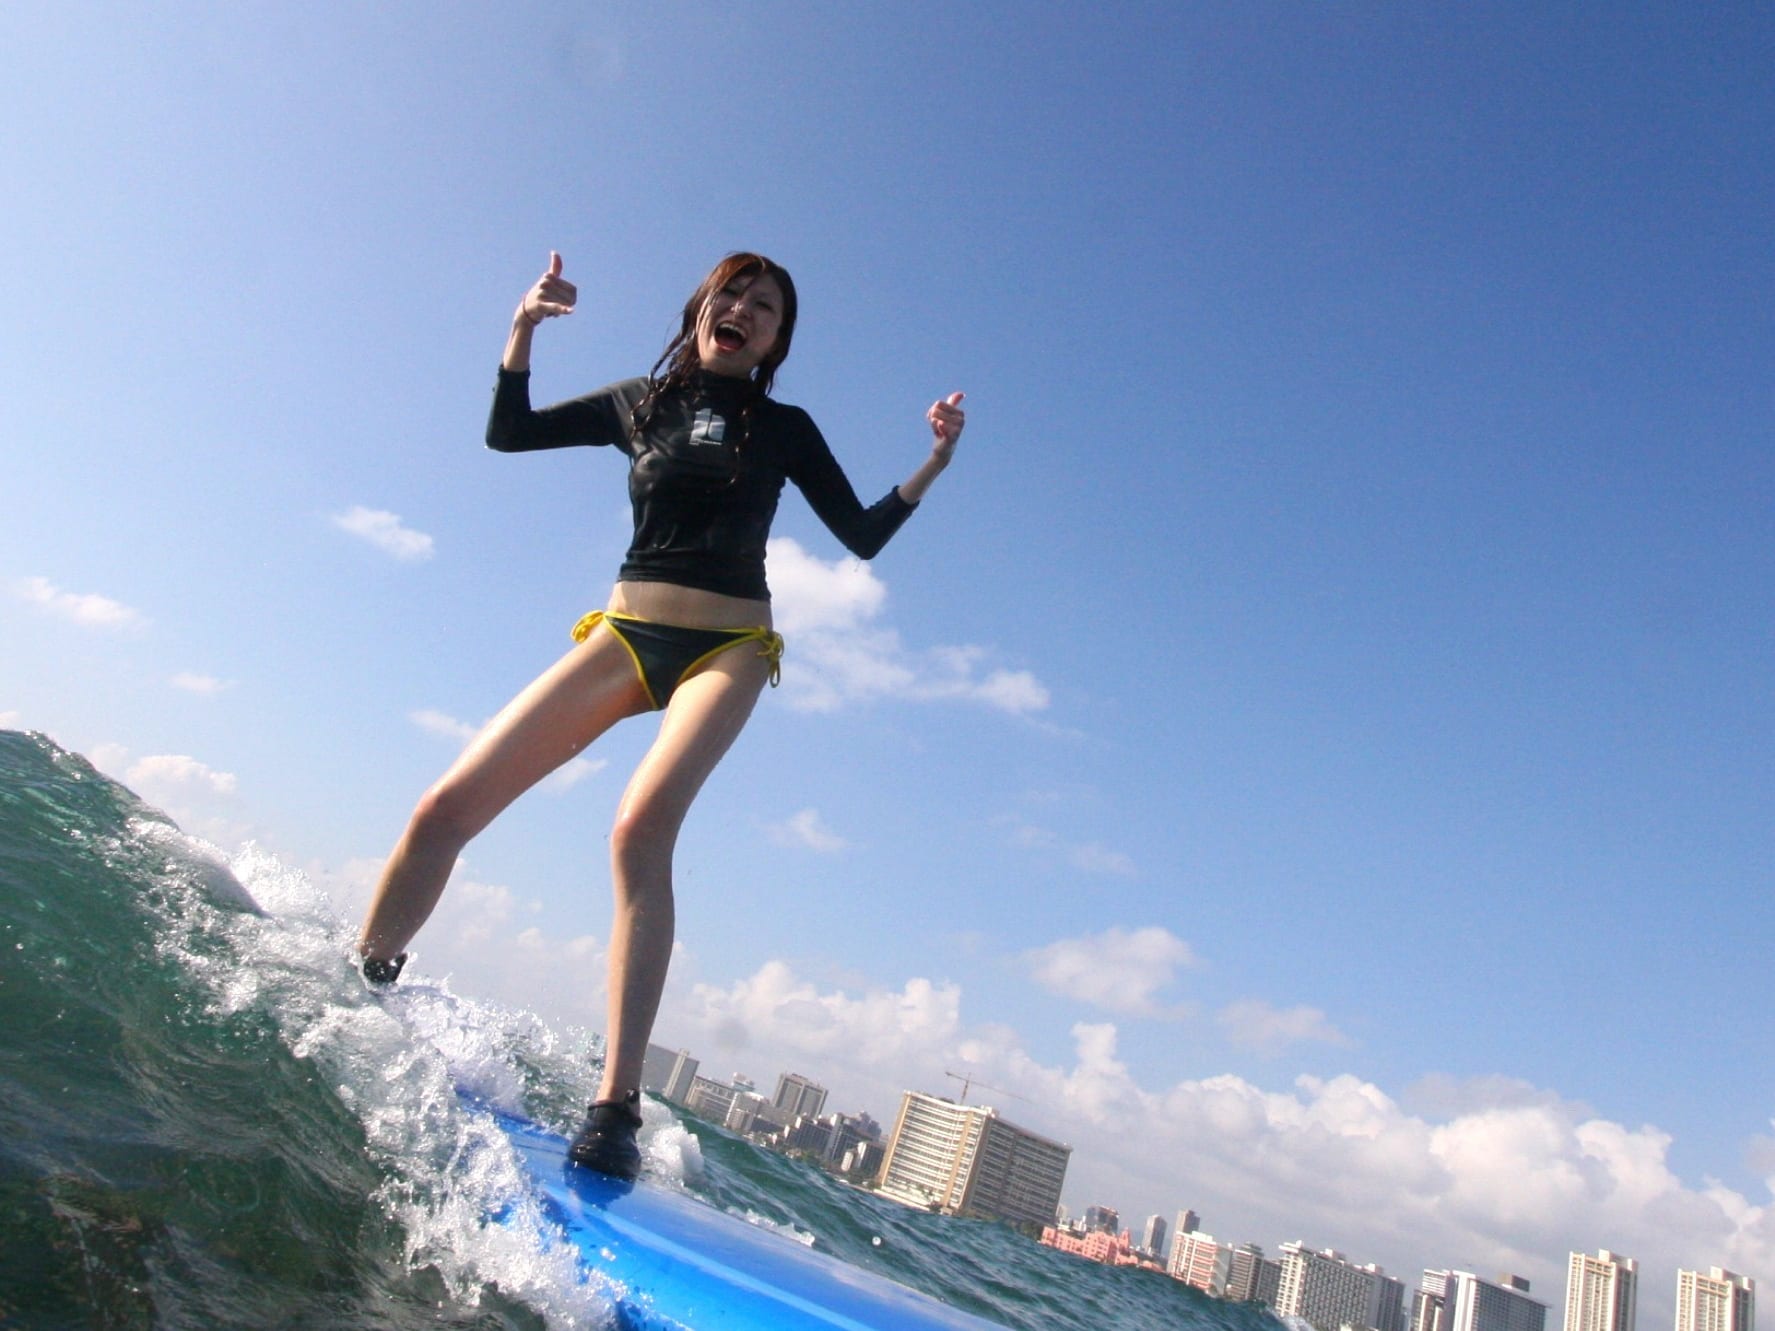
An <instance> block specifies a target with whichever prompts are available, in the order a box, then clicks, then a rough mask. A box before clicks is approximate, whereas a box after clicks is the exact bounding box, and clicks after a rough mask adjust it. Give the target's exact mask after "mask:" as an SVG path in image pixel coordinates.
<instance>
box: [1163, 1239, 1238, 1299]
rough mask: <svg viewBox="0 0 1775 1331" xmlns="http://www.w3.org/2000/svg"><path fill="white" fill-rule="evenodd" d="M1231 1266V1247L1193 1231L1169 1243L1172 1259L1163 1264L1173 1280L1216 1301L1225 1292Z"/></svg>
mask: <svg viewBox="0 0 1775 1331" xmlns="http://www.w3.org/2000/svg"><path fill="white" fill-rule="evenodd" d="M1232 1266H1233V1250H1232V1246H1231V1245H1230V1244H1226V1243H1219V1242H1216V1240H1215V1238H1214V1236H1213V1235H1212V1234H1203V1233H1201V1232H1199V1231H1195V1232H1191V1233H1188V1234H1179V1235H1177V1237H1176V1238H1174V1239H1172V1240H1171V1258H1170V1260H1169V1261H1167V1262H1166V1263H1165V1270H1166V1272H1167V1273H1168V1274H1169V1275H1170V1276H1171V1278H1172V1279H1173V1280H1181V1281H1182V1282H1183V1283H1184V1284H1186V1285H1193V1286H1195V1288H1197V1289H1199V1290H1201V1291H1202V1292H1203V1293H1205V1294H1212V1295H1213V1296H1214V1297H1215V1298H1217V1299H1218V1298H1219V1297H1221V1295H1223V1294H1225V1293H1226V1286H1227V1277H1228V1276H1229V1275H1230V1274H1231V1272H1232Z"/></svg>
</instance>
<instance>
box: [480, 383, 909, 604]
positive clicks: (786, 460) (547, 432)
mask: <svg viewBox="0 0 1775 1331" xmlns="http://www.w3.org/2000/svg"><path fill="white" fill-rule="evenodd" d="M647 382H648V381H647V380H646V379H624V380H623V381H622V382H621V383H615V384H611V385H610V386H609V387H607V388H600V389H599V390H598V391H597V392H595V393H588V394H587V395H586V396H584V397H576V398H572V399H571V400H569V401H566V402H559V403H556V404H555V405H554V406H552V407H544V408H542V409H541V410H540V411H539V410H536V409H535V408H533V407H531V405H530V374H529V372H528V371H516V370H507V369H501V370H500V372H499V384H498V387H497V388H496V389H495V390H494V394H493V412H492V414H491V415H490V416H489V417H488V420H487V446H488V447H489V448H493V449H497V450H498V451H499V452H501V453H525V452H529V451H531V450H532V449H539V448H567V447H570V446H572V445H575V444H590V445H602V444H608V445H610V446H612V447H614V448H618V449H621V450H622V451H623V452H624V453H625V454H627V455H628V458H629V502H630V504H631V505H632V506H633V508H634V511H635V539H634V540H633V541H632V542H631V543H630V544H629V552H628V555H627V557H626V558H625V559H624V560H623V565H622V569H621V571H620V572H619V573H618V575H617V576H618V577H619V578H620V579H622V580H623V581H627V582H670V583H676V584H677V585H679V586H682V587H697V588H700V589H702V590H703V591H710V592H719V593H721V594H722V595H724V596H738V597H743V598H745V599H747V600H752V601H768V600H769V599H770V589H769V587H768V586H766V585H765V581H764V544H765V541H766V540H767V539H768V538H769V536H770V524H771V519H772V518H774V517H775V516H776V511H777V499H778V497H779V496H780V495H781V494H782V492H783V482H784V481H785V480H791V481H794V482H795V485H796V488H797V489H799V490H800V491H801V493H802V494H803V495H805V496H806V497H807V502H808V503H809V504H810V505H811V506H812V508H813V510H814V512H815V513H816V514H818V515H819V519H820V521H821V522H823V523H825V524H826V526H827V527H828V528H829V529H830V530H831V532H832V534H833V535H834V536H836V537H838V539H839V540H840V541H842V542H843V543H844V546H845V548H846V549H847V550H849V551H850V552H851V553H852V554H854V555H856V556H857V558H859V559H871V558H873V557H874V556H875V555H876V554H877V553H878V552H879V551H880V550H881V548H882V546H884V545H886V544H887V543H888V538H889V537H891V536H892V535H893V534H894V533H895V532H896V531H898V530H899V529H900V525H901V524H902V523H903V522H905V521H906V519H907V517H908V516H909V515H910V514H911V512H912V510H913V508H914V507H915V505H912V504H909V503H907V502H906V501H905V499H903V498H901V496H900V491H899V489H898V488H897V487H896V488H895V489H892V490H889V491H888V492H887V494H886V495H884V496H882V498H881V499H880V500H878V501H877V502H876V503H874V504H872V505H870V506H869V507H868V508H865V507H863V504H862V502H861V501H860V500H859V499H858V498H857V492H856V491H855V490H853V489H852V488H851V483H850V481H849V480H847V479H846V478H845V474H844V471H843V470H842V469H841V468H840V467H839V465H838V461H837V459H835V458H834V457H833V456H832V450H831V449H830V448H828V447H827V446H826V440H825V439H824V438H823V437H822V436H821V434H820V431H819V427H817V426H816V425H815V424H814V423H813V418H812V417H810V416H809V415H808V414H807V413H806V412H805V411H803V410H802V409H801V408H800V407H791V406H788V405H786V404H784V403H781V402H775V401H772V400H771V399H770V398H768V397H753V398H752V399H751V421H750V426H749V428H744V429H743V428H742V425H741V422H742V419H743V417H742V411H743V408H744V407H745V404H746V400H747V397H748V396H749V395H750V393H751V389H750V386H749V385H748V384H747V382H746V381H745V380H743V379H732V378H728V377H726V376H724V375H717V374H710V373H708V372H706V371H699V372H698V373H697V375H696V376H695V379H694V381H693V383H692V386H691V391H690V392H688V393H662V394H661V395H660V397H659V398H657V399H656V400H655V401H654V403H653V405H652V406H651V407H650V408H649V409H648V413H647V420H646V422H645V424H644V426H643V428H642V429H641V431H640V432H639V433H638V434H635V437H633V438H631V437H630V436H631V434H632V433H634V432H633V431H632V428H631V427H632V424H633V419H634V412H635V408H636V407H638V406H639V405H640V404H641V400H642V399H643V398H644V397H646V396H647ZM742 433H744V435H745V437H744V438H740V437H739V436H740V435H741V434H742Z"/></svg>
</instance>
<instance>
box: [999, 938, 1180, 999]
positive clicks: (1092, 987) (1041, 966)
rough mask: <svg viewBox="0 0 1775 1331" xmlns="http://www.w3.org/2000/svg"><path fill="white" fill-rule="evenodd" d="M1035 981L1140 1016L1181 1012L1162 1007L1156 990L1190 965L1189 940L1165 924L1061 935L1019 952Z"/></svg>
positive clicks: (1056, 991)
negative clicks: (1163, 925) (1056, 938)
mask: <svg viewBox="0 0 1775 1331" xmlns="http://www.w3.org/2000/svg"><path fill="white" fill-rule="evenodd" d="M1023 961H1024V964H1025V965H1026V966H1027V967H1028V968H1029V973H1030V975H1031V976H1032V977H1033V978H1034V980H1035V982H1036V983H1037V984H1039V985H1041V986H1042V988H1044V989H1046V990H1048V992H1050V993H1054V994H1058V995H1060V996H1061V997H1062V998H1075V999H1078V1000H1080V1001H1081V1002H1085V1003H1089V1004H1091V1005H1092V1006H1094V1007H1099V1008H1102V1009H1104V1010H1105V1011H1108V1012H1122V1013H1127V1014H1130V1015H1133V1016H1141V1017H1175V1016H1182V1015H1184V1014H1185V1013H1186V1012H1187V1011H1188V1009H1187V1008H1185V1007H1178V1006H1171V1007H1167V1006H1165V1005H1163V1004H1161V1003H1160V1002H1159V1001H1158V993H1159V991H1160V990H1162V989H1165V988H1166V987H1167V986H1169V985H1170V984H1171V982H1172V981H1173V980H1174V979H1175V978H1176V975H1177V972H1178V970H1179V969H1181V968H1184V967H1188V966H1193V965H1194V964H1195V961H1196V957H1195V953H1194V952H1193V951H1192V950H1191V949H1190V945H1189V944H1188V943H1186V942H1184V941H1183V939H1181V938H1179V937H1177V936H1176V935H1175V934H1173V933H1172V932H1171V931H1170V930H1169V929H1164V928H1160V927H1159V926H1157V925H1149V926H1147V927H1146V928H1143V929H1121V928H1112V929H1107V930H1105V931H1104V932H1103V933H1100V934H1090V935H1087V936H1086V937H1084V938H1065V939H1061V940H1060V941H1059V942H1057V943H1050V944H1048V946H1046V947H1040V948H1036V949H1034V950H1033V951H1030V952H1026V953H1025V954H1024V956H1023Z"/></svg>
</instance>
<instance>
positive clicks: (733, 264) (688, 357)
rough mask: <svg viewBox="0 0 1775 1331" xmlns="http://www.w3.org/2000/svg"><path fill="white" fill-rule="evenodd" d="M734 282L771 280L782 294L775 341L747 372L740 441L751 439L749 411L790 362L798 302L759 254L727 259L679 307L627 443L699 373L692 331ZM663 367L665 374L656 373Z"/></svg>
mask: <svg viewBox="0 0 1775 1331" xmlns="http://www.w3.org/2000/svg"><path fill="white" fill-rule="evenodd" d="M739 277H750V278H752V279H753V280H754V281H756V280H757V279H758V278H760V277H769V278H773V279H774V280H775V281H776V284H777V285H778V286H779V287H781V288H782V292H783V309H782V315H781V319H780V321H779V323H778V326H777V340H776V342H775V343H774V344H773V345H772V346H771V349H770V351H769V352H767V353H766V354H765V357H764V359H763V360H761V361H759V362H758V364H757V366H756V367H755V368H754V369H753V371H752V394H751V397H750V398H749V399H748V400H747V402H746V405H745V408H744V410H743V412H742V414H741V419H740V439H741V440H743V439H745V438H746V436H747V435H748V434H749V433H750V431H751V424H752V407H753V406H754V405H755V404H756V403H757V402H758V401H760V400H761V399H763V398H764V397H766V396H767V395H768V394H769V393H770V390H771V386H772V385H773V384H774V383H775V382H776V378H777V369H778V367H779V366H781V365H782V363H783V362H784V361H785V360H787V359H788V357H789V344H790V343H791V342H793V341H794V340H795V313H796V310H797V308H798V302H797V300H796V296H795V279H794V278H792V277H790V276H789V270H788V269H787V268H785V267H783V266H782V265H781V264H779V263H776V262H774V261H772V260H770V259H767V258H765V257H764V255H762V254H753V253H751V252H749V251H744V250H741V251H736V252H734V253H732V254H729V255H728V256H727V257H726V258H724V259H722V260H721V262H720V263H718V264H716V265H715V266H714V267H713V268H711V269H710V270H709V275H708V276H707V277H705V278H704V279H703V280H702V282H701V283H700V284H699V285H698V286H697V289H696V290H695V291H693V292H691V293H690V299H689V300H687V301H685V302H684V314H683V317H682V318H681V319H680V320H679V323H678V331H677V332H676V333H674V334H673V335H672V337H671V339H670V340H669V341H668V342H667V343H666V349H665V350H664V351H662V352H660V354H659V359H658V360H656V361H654V363H653V368H652V369H651V370H649V371H648V372H647V395H646V396H645V397H643V398H642V399H641V401H640V402H639V403H637V404H636V406H635V412H634V416H633V418H632V425H631V427H630V436H629V437H630V438H631V439H635V438H638V437H639V436H640V434H641V432H642V430H644V429H645V428H646V426H647V422H648V420H649V419H650V418H651V417H652V415H653V406H654V404H655V403H656V402H657V401H658V400H659V399H660V397H661V396H662V395H664V394H666V393H670V392H674V391H682V390H685V389H688V388H689V387H690V381H691V377H692V376H693V375H694V374H695V373H696V372H697V371H698V370H700V369H702V367H703V359H702V356H701V354H700V353H699V352H698V351H697V345H696V325H697V321H698V320H699V319H701V318H702V314H703V307H704V306H705V305H707V304H708V303H709V301H710V299H711V298H712V297H713V296H714V295H715V293H716V292H718V291H720V290H722V289H723V288H724V287H726V286H727V284H728V283H729V282H732V281H733V280H734V279H735V278H739ZM662 367H663V368H664V370H665V373H664V374H661V373H660V370H661V368H662ZM737 446H738V441H736V447H737Z"/></svg>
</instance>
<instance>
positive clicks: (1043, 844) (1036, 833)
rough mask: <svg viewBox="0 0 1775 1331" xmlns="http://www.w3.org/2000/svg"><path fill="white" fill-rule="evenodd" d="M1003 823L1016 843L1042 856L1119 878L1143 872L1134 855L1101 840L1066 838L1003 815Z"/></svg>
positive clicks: (1083, 870) (1089, 872)
mask: <svg viewBox="0 0 1775 1331" xmlns="http://www.w3.org/2000/svg"><path fill="white" fill-rule="evenodd" d="M999 825H1000V826H1002V827H1004V828H1005V829H1006V832H1007V835H1008V836H1009V837H1010V840H1011V844H1012V845H1014V846H1017V847H1020V848H1022V849H1024V850H1033V851H1036V852H1038V853H1039V854H1040V855H1041V856H1042V858H1044V859H1046V860H1049V861H1052V862H1054V863H1056V864H1064V865H1065V866H1066V867H1067V868H1069V869H1075V870H1077V871H1078V872H1079V873H1088V874H1093V875H1101V876H1109V877H1117V878H1133V877H1136V876H1137V875H1138V873H1139V870H1138V869H1137V868H1136V867H1135V864H1134V860H1133V857H1132V856H1130V855H1128V854H1127V853H1125V852H1123V851H1119V850H1114V849H1111V848H1110V847H1108V846H1105V845H1102V844H1101V843H1099V842H1096V841H1074V842H1067V841H1062V840H1061V839H1060V837H1059V836H1058V835H1057V834H1056V833H1055V832H1054V831H1052V830H1051V829H1049V828H1046V827H1041V826H1038V825H1037V824H1035V823H1028V822H1024V821H1023V820H1022V819H1021V818H1015V817H1009V818H1001V819H999Z"/></svg>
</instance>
